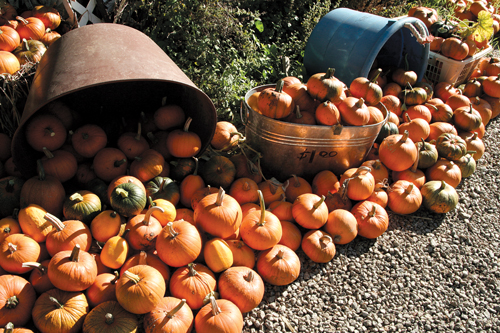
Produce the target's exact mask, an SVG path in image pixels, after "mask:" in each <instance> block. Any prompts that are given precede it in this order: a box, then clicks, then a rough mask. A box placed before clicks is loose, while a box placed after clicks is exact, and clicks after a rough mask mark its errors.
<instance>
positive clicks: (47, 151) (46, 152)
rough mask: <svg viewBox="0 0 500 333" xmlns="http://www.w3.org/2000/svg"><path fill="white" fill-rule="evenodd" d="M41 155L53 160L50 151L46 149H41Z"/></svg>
mask: <svg viewBox="0 0 500 333" xmlns="http://www.w3.org/2000/svg"><path fill="white" fill-rule="evenodd" d="M42 149H43V153H44V154H45V156H47V158H54V154H52V152H51V151H50V150H48V149H47V147H43V148H42Z"/></svg>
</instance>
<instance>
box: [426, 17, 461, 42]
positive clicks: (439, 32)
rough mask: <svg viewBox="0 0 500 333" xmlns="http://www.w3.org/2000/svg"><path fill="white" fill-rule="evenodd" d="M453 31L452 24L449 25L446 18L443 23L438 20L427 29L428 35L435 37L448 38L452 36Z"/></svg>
mask: <svg viewBox="0 0 500 333" xmlns="http://www.w3.org/2000/svg"><path fill="white" fill-rule="evenodd" d="M454 31H455V26H454V25H453V24H449V22H448V18H446V19H445V20H444V21H442V20H439V21H437V22H434V23H433V24H432V25H431V26H430V27H429V33H430V34H431V35H433V36H435V37H443V38H448V37H451V36H453V33H454Z"/></svg>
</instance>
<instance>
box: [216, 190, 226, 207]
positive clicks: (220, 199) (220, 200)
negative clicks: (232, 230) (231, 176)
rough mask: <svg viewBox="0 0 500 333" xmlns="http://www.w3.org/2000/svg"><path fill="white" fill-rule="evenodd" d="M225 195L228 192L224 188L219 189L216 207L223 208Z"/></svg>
mask: <svg viewBox="0 0 500 333" xmlns="http://www.w3.org/2000/svg"><path fill="white" fill-rule="evenodd" d="M224 194H226V191H224V189H223V188H222V186H221V187H220V188H219V192H218V193H217V199H216V200H215V205H216V206H219V207H220V206H222V203H223V201H224Z"/></svg>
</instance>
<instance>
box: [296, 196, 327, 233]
mask: <svg viewBox="0 0 500 333" xmlns="http://www.w3.org/2000/svg"><path fill="white" fill-rule="evenodd" d="M292 214H293V218H294V220H295V222H297V224H299V225H301V226H302V227H304V228H306V229H318V228H321V227H322V226H323V225H324V224H325V223H326V221H327V220H328V207H327V205H326V203H325V196H321V197H320V196H319V195H317V194H314V193H304V194H301V195H299V196H298V197H297V199H295V201H294V202H293V206H292Z"/></svg>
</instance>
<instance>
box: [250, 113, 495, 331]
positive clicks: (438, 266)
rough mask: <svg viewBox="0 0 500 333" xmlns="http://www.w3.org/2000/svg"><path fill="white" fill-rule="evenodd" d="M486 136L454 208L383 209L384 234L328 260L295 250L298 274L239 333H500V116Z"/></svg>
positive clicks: (269, 293) (269, 289)
mask: <svg viewBox="0 0 500 333" xmlns="http://www.w3.org/2000/svg"><path fill="white" fill-rule="evenodd" d="M483 140H484V141H485V145H486V147H487V148H486V152H485V154H484V155H483V157H482V158H481V159H480V160H479V161H478V165H477V170H476V172H475V173H474V174H473V175H472V176H471V177H469V178H467V179H464V180H462V183H461V184H460V185H459V186H458V188H457V191H458V193H459V196H460V201H459V205H458V206H457V208H456V209H455V210H454V211H453V212H451V213H448V214H446V215H438V214H433V213H430V212H428V211H426V210H425V208H421V209H420V210H419V211H417V212H416V213H414V214H412V215H410V216H400V215H396V214H391V213H389V214H390V223H389V229H388V230H387V232H385V233H384V234H383V235H382V236H380V237H379V238H377V239H376V240H369V239H364V238H361V237H357V238H356V239H355V240H354V241H353V242H351V243H349V244H346V245H339V246H337V254H336V255H335V258H334V259H333V260H332V261H331V262H329V263H328V264H315V263H313V262H311V261H310V260H309V259H308V258H307V257H306V256H305V255H304V253H303V252H302V251H301V250H299V251H298V254H299V257H300V259H301V263H302V270H301V274H300V276H299V278H298V279H297V280H296V281H295V282H294V283H292V284H290V285H288V286H285V287H275V286H271V285H269V284H266V293H265V295H264V299H263V301H262V303H261V304H260V306H259V307H257V308H256V309H254V310H253V311H251V312H250V313H247V314H245V315H244V322H245V328H244V332H252V333H256V332H387V331H388V332H424V331H429V332H453V331H458V332H500V325H499V324H500V282H499V279H500V267H499V259H498V258H499V257H500V214H499V211H500V190H499V186H500V117H497V118H496V119H494V120H492V121H491V122H490V124H488V126H487V132H486V135H485V137H484V138H483Z"/></svg>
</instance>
